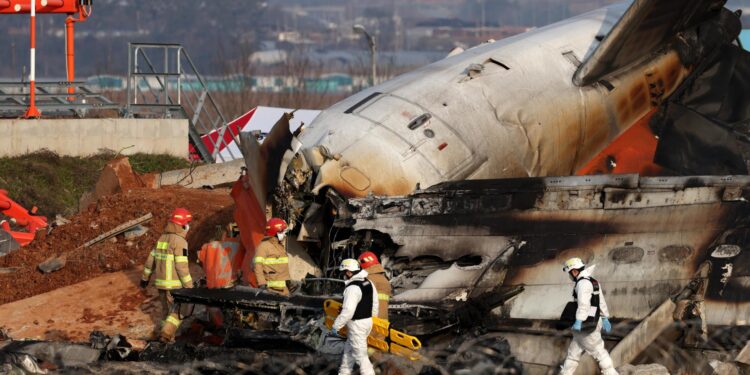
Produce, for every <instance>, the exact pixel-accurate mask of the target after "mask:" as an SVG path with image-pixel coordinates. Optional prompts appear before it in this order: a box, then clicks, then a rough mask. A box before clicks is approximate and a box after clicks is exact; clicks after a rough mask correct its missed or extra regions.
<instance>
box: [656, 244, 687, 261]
mask: <svg viewBox="0 0 750 375" xmlns="http://www.w3.org/2000/svg"><path fill="white" fill-rule="evenodd" d="M692 253H693V249H692V248H691V247H690V246H687V245H670V246H667V247H664V248H662V249H661V250H659V261H660V262H662V263H684V262H685V261H686V260H687V259H688V258H689V257H690V254H692Z"/></svg>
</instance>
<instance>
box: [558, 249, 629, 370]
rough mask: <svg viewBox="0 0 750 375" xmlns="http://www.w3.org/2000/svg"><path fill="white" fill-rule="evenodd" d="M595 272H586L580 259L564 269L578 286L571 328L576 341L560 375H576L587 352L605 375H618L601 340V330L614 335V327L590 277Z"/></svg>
mask: <svg viewBox="0 0 750 375" xmlns="http://www.w3.org/2000/svg"><path fill="white" fill-rule="evenodd" d="M594 268H595V266H591V267H589V268H586V265H585V264H584V263H583V261H582V260H581V258H571V259H568V260H567V261H566V262H565V265H564V267H563V271H565V272H566V273H567V274H568V275H569V276H570V278H571V279H572V280H573V281H574V282H575V287H574V289H573V299H574V301H575V302H576V303H577V305H578V306H577V308H576V311H575V323H574V324H573V327H571V328H572V330H573V339H572V340H571V341H570V346H569V347H568V355H567V357H566V358H565V362H563V366H562V370H561V371H560V374H561V375H573V373H575V371H576V368H577V367H578V361H579V360H580V359H581V355H582V354H583V352H584V351H585V352H586V353H588V354H589V355H591V356H592V357H594V359H596V361H597V362H599V369H600V370H601V371H602V374H604V375H618V374H617V371H616V370H615V367H614V364H613V363H612V358H610V356H609V353H608V352H607V349H606V348H605V347H604V340H603V339H602V334H601V330H602V329H604V332H607V333H609V332H611V331H612V324H610V322H609V309H607V302H606V301H605V300H604V293H603V292H602V290H601V288H600V285H599V282H598V281H596V279H594V278H593V277H591V275H592V274H593V272H594ZM600 317H601V319H600ZM584 322H586V323H588V324H589V325H591V329H586V328H584V327H583V325H584ZM589 330H590V332H589Z"/></svg>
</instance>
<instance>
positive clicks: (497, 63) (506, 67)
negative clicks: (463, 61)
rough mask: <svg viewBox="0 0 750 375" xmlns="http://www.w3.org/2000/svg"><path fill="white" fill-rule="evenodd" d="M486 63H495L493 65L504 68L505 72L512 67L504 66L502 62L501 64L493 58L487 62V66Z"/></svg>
mask: <svg viewBox="0 0 750 375" xmlns="http://www.w3.org/2000/svg"><path fill="white" fill-rule="evenodd" d="M486 63H493V64H495V65H497V66H499V67H501V68H503V69H505V70H510V67H509V66H507V65H505V64H503V63H502V62H500V61H499V60H495V59H493V58H490V59H489V60H487V61H486V62H485V64H486Z"/></svg>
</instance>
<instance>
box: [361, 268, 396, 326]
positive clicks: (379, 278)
mask: <svg viewBox="0 0 750 375" xmlns="http://www.w3.org/2000/svg"><path fill="white" fill-rule="evenodd" d="M365 271H367V279H369V280H370V281H371V282H372V283H373V284H375V290H377V291H378V302H379V309H378V318H380V319H385V320H388V302H389V301H390V300H391V297H392V296H393V288H392V287H391V282H390V281H388V278H387V277H385V269H384V268H383V266H382V265H380V264H376V265H374V266H371V267H368V268H365Z"/></svg>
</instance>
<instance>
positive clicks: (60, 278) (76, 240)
mask: <svg viewBox="0 0 750 375" xmlns="http://www.w3.org/2000/svg"><path fill="white" fill-rule="evenodd" d="M233 205H234V202H233V200H232V198H231V197H230V196H229V190H228V189H217V190H195V189H185V188H181V187H166V188H162V189H159V190H152V189H132V190H129V191H127V192H123V193H119V194H116V195H113V196H108V197H104V198H102V199H100V200H99V201H98V202H97V203H96V204H95V205H91V206H89V208H88V209H87V210H85V211H83V212H81V213H79V214H77V215H75V216H73V217H71V218H69V219H70V220H71V223H69V224H66V225H63V226H60V227H56V228H54V229H53V230H52V232H51V233H50V234H48V235H47V236H46V238H37V239H36V240H35V241H34V242H32V243H31V244H30V245H29V246H28V247H25V248H22V249H21V250H19V251H16V252H14V253H11V254H9V255H7V256H5V257H3V258H0V267H18V268H19V270H18V271H17V272H15V273H12V274H0V290H1V291H3V293H0V304H5V303H8V302H12V301H17V300H20V299H24V298H28V297H31V296H34V295H37V294H41V293H45V292H48V291H51V290H54V289H57V288H60V287H64V286H68V285H72V284H76V283H79V282H81V281H85V280H88V279H91V278H93V277H96V276H99V275H101V274H104V273H107V272H117V271H122V270H127V269H131V268H133V267H137V266H140V265H142V264H143V262H145V260H146V257H147V255H148V253H149V252H150V251H151V248H152V247H153V245H154V243H155V242H156V240H157V238H158V237H159V235H161V233H162V230H163V228H164V226H165V225H166V223H167V219H168V217H169V214H170V213H171V211H172V209H174V208H175V207H185V208H187V209H188V210H190V211H191V212H192V214H193V218H194V220H193V222H192V223H191V231H190V232H189V233H188V244H189V247H190V255H191V258H194V257H195V252H196V251H197V250H198V249H200V246H201V245H202V244H203V243H205V242H207V241H209V240H210V239H211V238H212V237H213V236H214V235H215V233H216V226H217V225H223V224H226V223H228V222H229V221H231V220H232V214H233V211H234V207H233ZM149 212H151V213H152V214H153V215H154V218H153V219H152V220H151V221H149V222H148V223H146V224H145V226H147V227H148V228H149V231H148V233H146V234H145V235H143V236H141V237H139V238H136V239H133V240H131V241H126V240H125V239H124V238H123V236H122V235H120V236H118V237H117V242H111V240H110V241H105V242H101V243H99V244H96V245H93V246H91V247H89V248H81V249H78V247H79V246H81V245H83V243H84V242H86V241H88V240H90V239H93V238H94V237H96V236H98V235H100V234H102V233H104V232H106V231H109V230H111V229H113V228H115V227H116V226H118V225H120V224H122V223H124V222H127V221H129V220H133V219H136V218H138V217H140V216H143V215H145V214H147V213H149ZM60 255H66V257H67V264H66V265H65V267H64V268H63V269H61V270H59V271H57V272H54V273H51V274H47V275H44V274H42V273H41V272H40V271H38V270H37V265H38V264H39V263H41V262H42V261H44V260H45V259H47V258H49V257H51V256H60Z"/></svg>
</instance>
